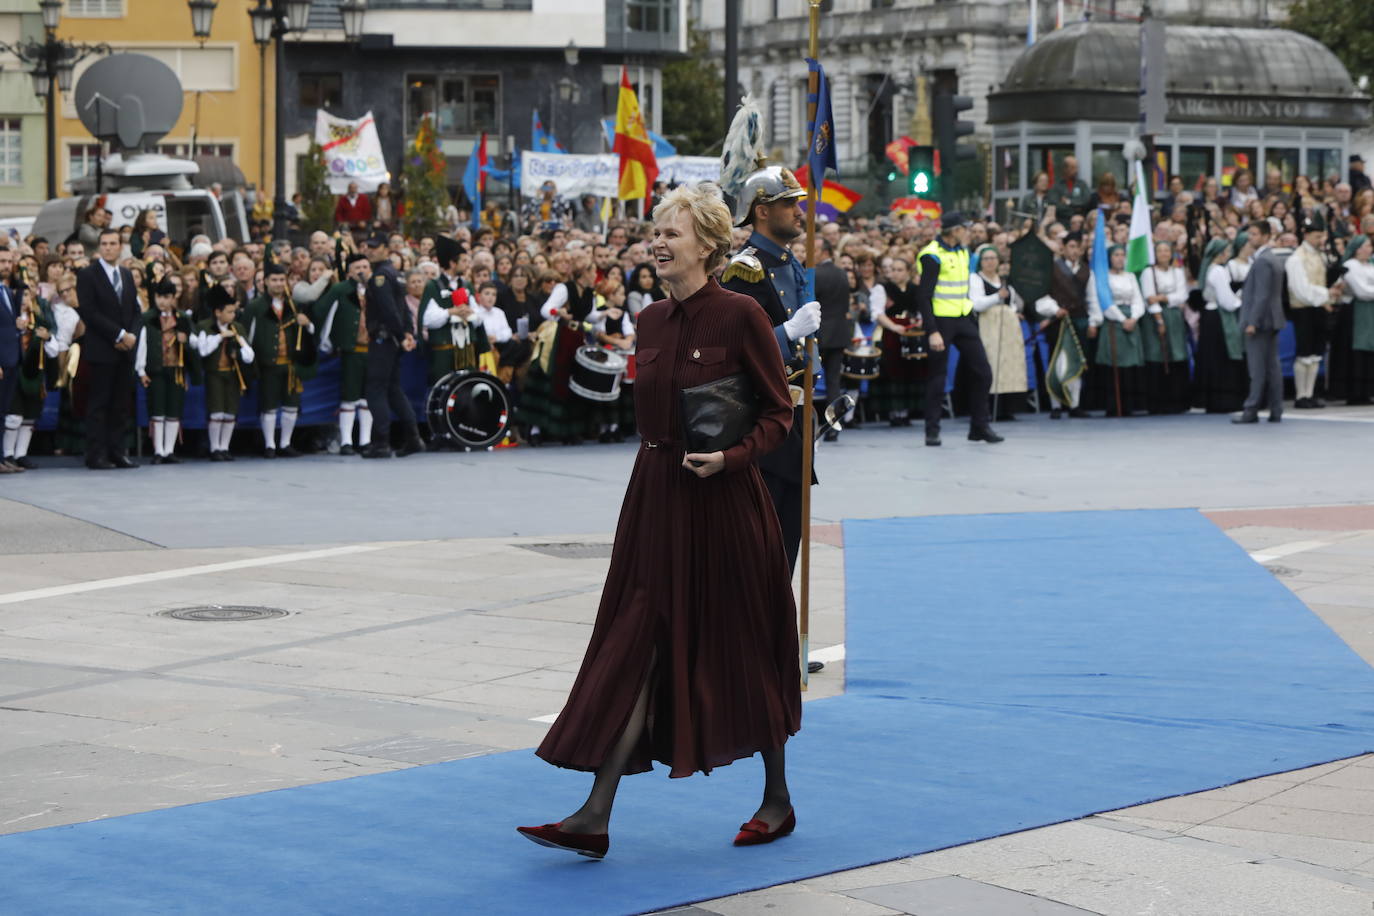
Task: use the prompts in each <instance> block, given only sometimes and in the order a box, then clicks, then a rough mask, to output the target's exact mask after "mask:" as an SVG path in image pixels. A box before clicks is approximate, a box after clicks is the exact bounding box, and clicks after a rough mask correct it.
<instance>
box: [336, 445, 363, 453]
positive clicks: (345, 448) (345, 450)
mask: <svg viewBox="0 0 1374 916" xmlns="http://www.w3.org/2000/svg"><path fill="white" fill-rule="evenodd" d="M339 454H340V455H356V454H358V453H357V452H355V451H353V446H351V445H341V446H339Z"/></svg>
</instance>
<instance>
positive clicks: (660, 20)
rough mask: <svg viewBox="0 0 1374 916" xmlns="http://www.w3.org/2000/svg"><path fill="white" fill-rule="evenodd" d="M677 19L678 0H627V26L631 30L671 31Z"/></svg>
mask: <svg viewBox="0 0 1374 916" xmlns="http://www.w3.org/2000/svg"><path fill="white" fill-rule="evenodd" d="M676 19H677V2H676V0H625V27H626V28H628V29H629V30H630V31H631V32H671V31H673V30H674V29H675V28H676V27H677V23H676Z"/></svg>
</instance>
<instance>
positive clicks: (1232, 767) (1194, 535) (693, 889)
mask: <svg viewBox="0 0 1374 916" xmlns="http://www.w3.org/2000/svg"><path fill="white" fill-rule="evenodd" d="M845 543H846V552H845V557H846V564H847V571H846V578H847V583H848V585H847V587H848V605H847V607H848V640H847V647H848V648H847V651H848V658H849V662H848V666H849V668H848V670H849V684H848V688H849V692H848V695H846V696H844V697H837V698H834V699H829V700H821V701H817V702H814V703H810V704H808V705H807V706H806V714H805V719H804V727H803V730H802V732H801V734H800V735H798V736H797V738H796V739H795V740H794V742H793V743H792V744H790V745H789V746H788V756H789V770H790V776H791V781H792V789H793V794H794V798H795V800H796V803H797V810H798V823H799V826H798V832H797V833H796V834H795V835H793V836H792V837H790V838H788V839H786V840H784V841H782V842H779V843H777V844H774V845H772V846H763V847H755V848H752V849H734V848H732V847H731V846H730V845H729V841H730V838H731V837H732V836H733V835H734V832H735V830H736V828H737V827H738V825H739V824H740V822H741V821H743V820H745V819H746V817H747V816H748V815H749V814H750V813H751V812H752V810H753V808H754V805H755V804H756V803H757V798H758V792H759V788H760V781H761V774H760V767H759V765H758V764H757V763H756V762H740V763H738V764H736V765H735V766H731V767H727V768H724V769H721V770H717V771H716V773H715V774H713V775H712V776H711V777H709V778H700V777H696V778H693V779H690V780H686V781H676V780H675V781H672V782H671V783H670V782H669V781H668V780H667V779H666V778H664V776H663V774H662V771H661V770H660V771H659V773H658V775H656V776H643V777H638V778H633V779H628V780H626V782H625V784H624V786H623V790H622V796H621V800H620V802H619V803H618V808H617V812H616V821H615V823H614V825H613V832H612V846H611V854H610V857H609V858H607V859H606V860H605V861H603V862H599V863H598V862H590V861H587V860H582V859H578V858H575V857H573V856H570V855H566V854H560V853H557V852H554V851H551V850H547V849H542V848H539V847H536V846H534V845H533V844H531V843H529V842H527V841H525V840H523V839H521V838H519V837H518V836H517V835H516V834H515V833H514V832H513V830H512V827H513V826H514V825H515V824H521V823H541V822H543V821H545V820H548V819H551V818H554V817H556V816H558V815H561V814H563V813H565V812H567V811H569V810H570V809H572V808H573V807H575V806H576V804H577V802H578V801H579V800H580V797H581V794H582V793H583V792H584V791H585V789H586V787H587V785H588V781H587V779H588V778H587V777H586V776H585V775H583V774H577V773H569V772H565V771H559V770H555V769H553V768H551V767H548V766H546V765H544V764H543V763H541V762H539V761H538V760H536V759H535V758H534V757H533V755H532V754H531V753H530V752H528V751H520V752H514V753H508V754H499V755H495V756H490V757H482V758H476V759H469V760H462V761H455V762H453V763H447V764H439V765H435V766H426V767H418V768H415V769H410V770H405V771H400V772H395V773H388V774H384V775H375V776H365V777H360V778H357V779H351V780H345V781H341V782H332V783H325V784H320V785H314V786H308V787H304V788H297V789H287V790H282V791H278V792H271V793H266V794H261V795H253V796H247V797H243V798H236V799H229V800H225V801H218V802H211V803H206V804H200V805H191V806H187V807H183V808H176V809H171V810H165V811H157V812H150V813H146V814H138V815H132V816H129V817H121V818H115V819H111V820H107V821H98V822H93V823H89V824H78V825H73V826H70V827H58V828H53V829H48V830H41V831H35V832H31V833H22V834H14V835H10V836H6V837H0V912H4V913H45V912H62V913H96V912H99V913H195V914H211V913H235V914H241V913H248V912H253V913H256V912H271V913H281V914H287V913H376V912H386V913H474V914H504V913H526V914H528V913H545V912H557V913H579V914H580V913H589V914H591V913H594V914H608V913H633V912H643V911H647V910H653V909H660V908H666V907H669V906H672V905H675V904H681V903H685V902H689V901H694V900H702V899H707V898H711V897H717V896H721V895H725V894H731V893H736V892H739V891H744V890H749V889H753V888H758V887H764V886H768V885H773V884H778V883H781V882H786V881H793V880H797V879H800V878H804V877H808V876H812V875H816V874H821V873H825V872H831V871H836V870H839V869H845V868H852V867H856V866H860V865H865V864H869V863H872V862H876V861H882V860H887V859H893V858H898V857H902V856H907V855H913V854H915V853H919V852H923V851H928V850H932V849H939V848H942V847H946V846H951V845H955V844H960V843H967V842H970V841H973V840H978V839H983V838H986V837H989V836H994V835H998V834H1004V833H1008V832H1011V831H1016V830H1022V829H1026V828H1028V827H1033V826H1037V825H1042V824H1049V823H1054V822H1057V821H1063V820H1066V819H1071V818H1076V817H1081V816H1083V815H1087V814H1090V813H1093V812H1098V811H1104V810H1110V809H1115V808H1120V807H1124V806H1127V805H1132V804H1136V803H1138V802H1144V801H1149V800H1152V799H1156V798H1162V797H1166V796H1172V795H1179V794H1183V793H1188V792H1196V791H1200V790H1203V789H1210V788H1214V787H1216V786H1220V785H1225V784H1229V783H1232V782H1235V781H1238V780H1241V779H1248V778H1252V777H1255V776H1261V775H1264V774H1268V773H1274V772H1279V771H1284V770H1290V769H1295V768H1298V767H1303V766H1308V765H1312V764H1316V763H1320V762H1324V761H1327V760H1333V759H1337V758H1341V757H1348V756H1352V755H1355V754H1360V753H1364V752H1368V751H1370V750H1374V714H1372V713H1371V710H1374V670H1371V669H1370V667H1369V666H1367V665H1366V664H1365V663H1364V662H1363V661H1361V660H1360V659H1359V658H1358V657H1357V656H1356V655H1355V654H1354V653H1353V652H1351V651H1350V650H1349V648H1348V647H1346V646H1345V644H1344V643H1343V642H1341V641H1340V639H1338V638H1337V637H1336V636H1335V635H1334V634H1333V633H1332V632H1331V631H1330V630H1329V629H1328V628H1327V627H1326V626H1325V625H1324V624H1322V623H1321V622H1320V621H1319V620H1318V619H1317V618H1316V617H1315V616H1313V615H1312V614H1311V613H1310V612H1309V611H1308V610H1307V609H1306V608H1305V607H1303V605H1302V604H1301V603H1300V602H1299V601H1298V600H1297V599H1296V598H1294V597H1293V596H1292V595H1291V594H1290V593H1289V592H1288V591H1287V590H1286V589H1284V588H1283V586H1282V585H1280V584H1279V583H1278V582H1276V581H1275V580H1274V579H1273V578H1272V576H1271V575H1270V574H1269V573H1268V572H1266V571H1265V570H1264V569H1262V568H1261V567H1260V566H1259V565H1257V564H1255V563H1254V562H1253V561H1251V560H1250V559H1249V558H1248V557H1247V556H1246V555H1245V553H1244V552H1243V551H1242V550H1241V549H1240V548H1239V547H1237V546H1236V545H1235V544H1234V543H1232V542H1231V541H1230V540H1229V539H1228V538H1227V537H1226V536H1225V535H1223V534H1222V533H1221V532H1220V531H1218V530H1217V529H1216V528H1214V527H1213V526H1212V525H1211V524H1210V523H1209V522H1207V521H1206V520H1205V519H1204V518H1202V517H1201V516H1200V515H1198V514H1196V513H1194V512H1187V511H1166V512H1083V513H1060V514H1043V515H1006V516H968V517H941V518H924V519H892V520H882V521H865V522H848V523H846V525H845ZM1105 568H1111V569H1113V570H1114V575H1113V578H1112V579H1111V580H1109V581H1108V580H1103V581H1101V582H1095V581H1093V580H1088V579H1084V578H1083V577H1082V574H1083V572H1084V571H1085V570H1095V569H1105Z"/></svg>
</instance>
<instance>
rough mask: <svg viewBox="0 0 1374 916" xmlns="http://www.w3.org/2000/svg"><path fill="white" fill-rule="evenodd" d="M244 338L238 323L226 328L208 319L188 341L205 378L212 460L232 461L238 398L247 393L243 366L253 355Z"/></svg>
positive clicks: (243, 329)
mask: <svg viewBox="0 0 1374 916" xmlns="http://www.w3.org/2000/svg"><path fill="white" fill-rule="evenodd" d="M230 330H232V331H233V335H234V336H233V338H231V339H226V338H225V337H224V335H223V332H225V331H230ZM247 337H248V329H247V328H246V327H244V326H243V325H242V324H240V323H239V322H237V321H235V322H233V323H232V324H228V325H226V324H222V323H220V321H219V320H218V319H216V318H207V319H206V320H204V321H202V322H200V323H199V324H197V325H196V327H195V336H194V337H192V338H191V343H192V345H193V347H194V349H195V352H196V353H197V355H198V356H199V357H200V365H201V371H202V372H203V373H204V376H205V408H206V411H207V412H208V414H209V424H208V434H209V437H210V460H212V461H232V460H233V458H232V457H230V455H229V442H230V440H231V439H233V437H234V424H235V421H236V420H237V418H238V411H239V399H240V398H241V397H242V396H243V393H244V392H245V391H247V390H248V375H247V373H246V371H245V370H244V366H246V365H249V364H251V363H252V362H253V356H254V354H253V347H252V345H251V344H250V343H248V340H247Z"/></svg>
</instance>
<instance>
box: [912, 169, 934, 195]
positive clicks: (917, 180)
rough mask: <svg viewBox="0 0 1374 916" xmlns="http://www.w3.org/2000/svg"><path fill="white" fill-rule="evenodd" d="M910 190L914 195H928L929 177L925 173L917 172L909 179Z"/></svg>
mask: <svg viewBox="0 0 1374 916" xmlns="http://www.w3.org/2000/svg"><path fill="white" fill-rule="evenodd" d="M911 190H912V192H913V193H915V194H929V193H930V176H929V175H927V174H926V173H925V172H917V173H916V174H915V175H913V176H912V178H911Z"/></svg>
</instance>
